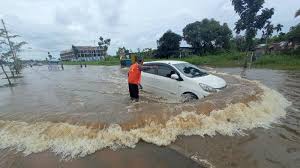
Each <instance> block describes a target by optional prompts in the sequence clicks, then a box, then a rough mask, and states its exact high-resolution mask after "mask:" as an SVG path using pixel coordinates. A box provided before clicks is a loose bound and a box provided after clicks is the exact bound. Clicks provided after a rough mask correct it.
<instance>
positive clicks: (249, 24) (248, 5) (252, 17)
mask: <svg viewBox="0 0 300 168" xmlns="http://www.w3.org/2000/svg"><path fill="white" fill-rule="evenodd" d="M231 1H232V4H233V6H234V10H235V11H236V13H237V14H238V15H239V17H240V19H239V20H238V21H237V22H236V23H235V31H236V33H238V34H239V33H240V32H241V31H245V38H246V44H247V48H248V50H250V49H251V48H253V47H254V41H253V38H254V37H255V36H256V34H257V31H258V30H261V29H262V28H263V27H264V26H265V24H266V23H267V21H268V20H269V19H270V18H271V17H272V16H273V14H274V9H273V8H271V9H268V8H264V9H263V4H264V3H265V1H264V0H251V1H250V0H231Z"/></svg>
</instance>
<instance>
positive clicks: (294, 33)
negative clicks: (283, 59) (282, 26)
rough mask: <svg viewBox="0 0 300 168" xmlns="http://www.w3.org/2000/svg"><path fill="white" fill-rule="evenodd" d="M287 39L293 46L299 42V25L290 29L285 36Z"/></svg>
mask: <svg viewBox="0 0 300 168" xmlns="http://www.w3.org/2000/svg"><path fill="white" fill-rule="evenodd" d="M286 37H287V39H288V40H289V41H290V42H292V43H293V45H294V44H296V43H299V42H300V24H298V25H297V26H293V27H291V29H290V31H289V32H288V33H287V34H286Z"/></svg>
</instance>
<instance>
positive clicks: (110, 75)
mask: <svg viewBox="0 0 300 168" xmlns="http://www.w3.org/2000/svg"><path fill="white" fill-rule="evenodd" d="M224 72H225V73H224ZM211 73H213V74H215V75H218V76H220V77H222V78H224V79H225V80H226V81H227V83H228V86H227V88H226V89H225V90H223V91H221V92H218V93H215V94H212V95H210V96H208V97H206V98H204V99H202V100H199V101H196V102H192V103H181V102H174V101H173V100H172V101H171V100H166V99H163V98H161V97H158V96H156V95H151V94H149V93H144V92H142V93H141V100H140V102H138V103H132V102H131V101H130V99H129V97H128V89H127V80H126V76H127V70H124V69H120V68H119V67H118V66H112V67H101V66H88V67H87V68H82V69H81V68H80V67H78V66H66V67H65V70H64V71H48V69H47V67H46V66H41V67H33V68H26V69H24V72H23V76H24V77H23V78H21V79H16V81H14V82H15V83H17V85H16V86H14V87H13V88H8V87H4V86H3V85H4V84H5V83H6V81H5V80H0V86H1V87H0V149H1V151H0V160H1V161H0V167H39V166H40V165H41V164H45V166H48V167H92V166H102V167H299V166H300V145H299V143H300V141H299V139H300V127H299V121H300V115H299V110H300V104H299V102H300V84H299V83H300V72H299V71H275V70H265V69H251V70H247V71H246V73H245V74H244V75H245V78H246V79H242V78H239V77H238V76H237V75H240V73H241V69H239V68H223V69H217V70H214V69H211ZM254 80H256V81H254Z"/></svg>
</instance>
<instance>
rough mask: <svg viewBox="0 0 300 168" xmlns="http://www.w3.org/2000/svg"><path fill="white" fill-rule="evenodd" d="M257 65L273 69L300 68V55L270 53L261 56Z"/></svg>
mask: <svg viewBox="0 0 300 168" xmlns="http://www.w3.org/2000/svg"><path fill="white" fill-rule="evenodd" d="M254 65H255V66H256V67H264V68H272V69H300V55H299V54H296V55H287V54H270V55H264V56H262V57H261V58H259V59H258V60H257V61H256V62H255V63H254Z"/></svg>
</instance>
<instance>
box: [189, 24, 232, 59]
mask: <svg viewBox="0 0 300 168" xmlns="http://www.w3.org/2000/svg"><path fill="white" fill-rule="evenodd" d="M231 37H232V32H231V30H230V29H229V27H228V25H227V24H226V23H224V24H223V25H220V23H219V22H218V21H216V20H214V19H211V20H209V19H203V20H202V21H201V22H199V21H197V22H194V23H191V24H188V25H187V26H186V27H185V28H184V29H183V38H184V39H185V40H186V42H187V43H188V44H190V45H192V47H193V48H194V49H195V52H196V53H197V54H205V53H209V52H213V51H216V50H217V49H229V48H230V38H231Z"/></svg>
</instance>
